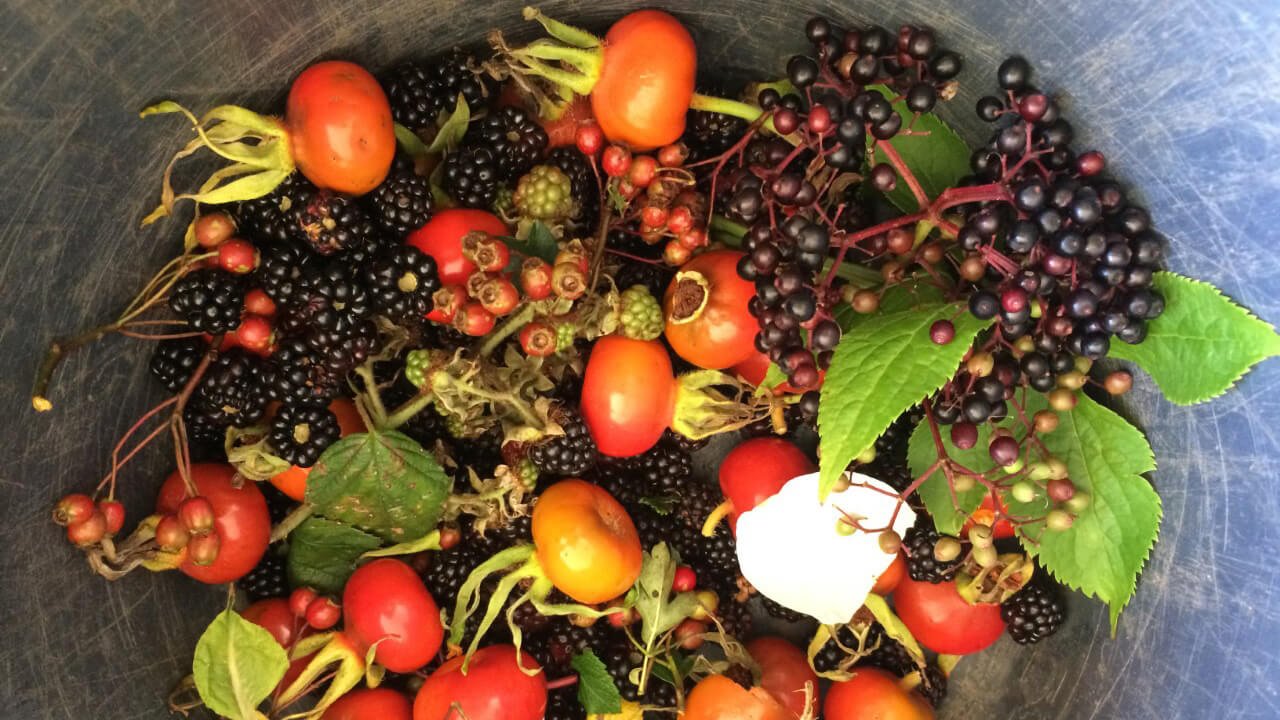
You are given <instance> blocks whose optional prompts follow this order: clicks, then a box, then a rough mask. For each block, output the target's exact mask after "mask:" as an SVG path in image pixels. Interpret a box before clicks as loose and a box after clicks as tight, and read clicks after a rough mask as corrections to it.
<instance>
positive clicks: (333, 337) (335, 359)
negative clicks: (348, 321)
mask: <svg viewBox="0 0 1280 720" xmlns="http://www.w3.org/2000/svg"><path fill="white" fill-rule="evenodd" d="M307 342H308V344H310V345H311V346H312V347H314V348H315V349H316V351H317V352H319V353H320V357H321V361H322V362H323V363H324V366H325V368H327V369H328V370H329V372H331V373H333V375H334V376H335V377H339V378H341V377H346V375H347V373H349V372H351V371H352V370H354V369H355V367H356V366H357V365H359V364H360V363H362V362H364V361H365V360H366V359H368V357H369V356H370V355H372V354H373V353H375V352H377V350H378V343H379V337H378V328H377V326H376V325H374V324H373V321H371V320H363V321H361V322H360V323H359V324H357V325H355V326H353V327H352V328H351V329H350V330H348V331H346V332H343V331H340V330H318V331H315V332H313V333H312V334H311V335H310V336H309V337H308V338H307Z"/></svg>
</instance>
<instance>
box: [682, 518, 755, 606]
mask: <svg viewBox="0 0 1280 720" xmlns="http://www.w3.org/2000/svg"><path fill="white" fill-rule="evenodd" d="M689 538H690V539H689V540H687V541H686V542H687V543H689V544H688V546H687V547H686V554H685V556H686V557H687V558H688V560H687V562H688V564H689V566H690V567H692V568H693V569H694V571H695V572H696V573H697V574H698V578H699V579H698V582H699V583H700V584H702V585H705V586H707V587H709V588H711V589H713V590H715V591H716V592H717V593H720V594H721V595H724V594H733V593H735V592H737V589H738V576H739V575H741V573H742V569H741V568H740V567H739V566H738V545H737V542H736V541H734V538H733V532H732V531H731V530H729V526H728V524H726V523H721V524H720V525H718V526H717V527H716V532H715V534H714V535H712V536H711V537H709V538H708V537H704V536H703V535H702V533H701V531H700V530H697V529H696V528H691V529H690V535H689Z"/></svg>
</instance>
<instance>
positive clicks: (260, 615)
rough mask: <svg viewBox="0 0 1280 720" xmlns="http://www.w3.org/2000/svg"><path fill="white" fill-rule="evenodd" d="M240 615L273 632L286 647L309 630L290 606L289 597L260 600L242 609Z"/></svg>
mask: <svg viewBox="0 0 1280 720" xmlns="http://www.w3.org/2000/svg"><path fill="white" fill-rule="evenodd" d="M240 616H241V617H243V618H244V619H245V620H248V621H249V622H251V623H253V624H254V625H257V626H259V627H261V628H263V629H264V630H266V631H267V632H269V633H271V637H273V638H275V639H276V642H278V643H280V647H282V648H286V649H287V648H289V647H292V646H293V644H294V643H295V642H297V640H298V638H300V637H302V636H303V635H305V634H306V630H307V625H306V623H305V622H303V621H302V619H301V618H299V617H298V616H297V615H294V614H293V610H291V609H290V608H289V600H288V598H267V599H266V600H259V601H257V602H255V603H253V604H252V605H250V606H249V607H247V608H245V609H244V610H241V611H240Z"/></svg>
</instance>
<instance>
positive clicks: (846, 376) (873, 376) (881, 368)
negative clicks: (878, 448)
mask: <svg viewBox="0 0 1280 720" xmlns="http://www.w3.org/2000/svg"><path fill="white" fill-rule="evenodd" d="M943 319H948V320H952V321H953V322H954V323H955V338H954V339H953V340H952V341H951V342H949V343H947V344H945V345H937V344H935V343H934V342H933V341H932V340H930V339H929V327H930V326H931V325H933V323H934V322H935V321H937V320H943ZM990 322H991V321H990V320H979V319H977V318H975V317H974V316H973V315H972V314H970V313H968V312H965V311H964V310H963V308H962V307H960V306H958V305H953V304H944V305H927V306H923V307H920V308H917V309H916V310H909V311H905V312H897V313H890V314H884V315H876V316H875V317H873V318H871V319H869V320H867V321H866V322H863V323H861V324H859V325H858V326H857V327H856V328H855V329H854V330H853V331H851V332H849V333H847V334H846V335H845V336H844V338H843V339H842V340H841V341H840V344H839V345H838V346H837V347H836V351H835V357H834V358H832V360H831V368H830V369H829V370H828V371H827V379H826V382H825V383H824V384H823V386H822V403H821V405H820V406H819V409H818V435H819V438H820V440H821V447H822V450H821V472H822V481H821V485H820V487H821V491H822V494H823V495H824V496H825V495H826V494H827V493H828V492H829V491H830V490H831V488H832V487H833V486H834V485H835V484H836V482H837V481H838V480H839V479H840V476H841V475H842V474H843V473H844V469H845V468H846V467H848V466H849V463H850V462H851V461H852V460H853V459H854V458H855V457H857V456H858V454H859V453H861V452H862V451H864V450H866V449H867V448H869V447H871V446H872V445H873V444H874V443H875V441H876V438H878V437H880V434H881V433H883V432H884V431H885V428H887V427H889V425H891V424H892V423H893V421H894V420H896V419H898V416H900V415H902V413H904V412H906V411H907V410H909V409H910V408H911V406H912V405H915V404H916V403H918V402H920V401H921V400H922V399H924V398H925V397H927V396H928V395H929V394H930V393H933V392H934V391H936V390H937V389H938V388H940V387H942V386H943V385H944V384H946V382H947V381H948V380H950V379H951V378H952V376H953V375H955V370H956V368H957V367H958V366H959V365H960V361H961V359H963V358H964V354H965V353H966V352H968V350H969V346H970V345H971V344H972V343H973V339H974V337H976V336H977V334H978V333H979V332H980V331H981V330H982V329H983V328H985V327H986V326H987V325H989V324H990Z"/></svg>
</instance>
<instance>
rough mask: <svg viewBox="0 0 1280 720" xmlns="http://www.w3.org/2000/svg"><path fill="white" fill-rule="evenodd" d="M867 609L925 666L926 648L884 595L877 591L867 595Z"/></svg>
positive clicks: (908, 652)
mask: <svg viewBox="0 0 1280 720" xmlns="http://www.w3.org/2000/svg"><path fill="white" fill-rule="evenodd" d="M866 606H867V609H868V610H870V611H871V614H872V615H873V616H874V617H875V619H876V622H878V623H880V627H882V628H884V633H885V634H886V635H888V636H889V637H891V638H893V639H894V640H897V641H898V642H899V643H900V644H901V645H902V647H904V648H906V651H907V654H908V655H910V656H911V659H912V660H915V661H916V664H917V665H919V666H920V667H924V664H925V658H924V650H922V649H921V648H920V643H918V642H916V638H915V636H914V635H912V634H911V631H910V630H909V629H907V625H906V623H904V622H902V619H901V618H899V617H898V616H897V615H896V614H894V612H893V610H891V609H889V603H887V602H885V600H884V598H883V597H880V596H879V595H877V594H875V593H870V594H869V595H867V602H866Z"/></svg>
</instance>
